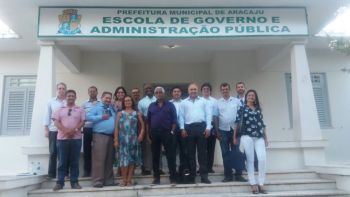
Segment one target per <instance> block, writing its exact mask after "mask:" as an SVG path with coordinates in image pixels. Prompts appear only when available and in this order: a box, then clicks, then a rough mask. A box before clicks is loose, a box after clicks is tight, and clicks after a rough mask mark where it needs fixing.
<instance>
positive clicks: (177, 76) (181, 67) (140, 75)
mask: <svg viewBox="0 0 350 197" xmlns="http://www.w3.org/2000/svg"><path fill="white" fill-rule="evenodd" d="M209 72H210V71H209V64H208V63H171V62H169V63H147V62H145V63H126V65H125V87H126V88H127V90H128V91H130V90H131V89H132V88H134V87H138V88H140V90H142V86H143V84H144V83H190V82H195V83H198V85H200V84H201V83H204V82H207V81H209V77H210V74H209Z"/></svg>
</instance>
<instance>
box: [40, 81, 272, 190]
mask: <svg viewBox="0 0 350 197" xmlns="http://www.w3.org/2000/svg"><path fill="white" fill-rule="evenodd" d="M199 91H201V96H199ZM211 91H212V87H211V85H210V84H209V83H204V84H202V86H201V87H200V90H199V87H198V86H197V85H196V84H195V83H191V84H189V86H188V95H189V96H188V97H187V98H184V99H182V90H181V88H180V87H173V88H172V90H171V94H172V100H169V101H168V100H166V97H165V89H164V88H163V87H160V86H158V87H155V88H153V86H152V85H151V84H145V85H144V94H145V96H144V97H143V98H142V99H141V96H140V95H141V94H140V90H139V89H138V88H134V89H132V91H131V95H128V94H127V92H126V90H125V88H123V87H118V88H117V89H116V90H115V92H114V94H112V93H111V92H107V91H105V92H103V93H102V95H101V99H98V90H97V87H95V86H91V87H89V89H88V94H89V99H88V100H86V101H85V102H84V103H82V104H81V105H80V106H79V105H77V104H76V103H75V101H76V92H75V91H74V90H67V86H66V84H64V83H59V84H57V96H56V97H54V98H52V99H51V100H50V101H49V103H48V106H47V114H46V116H45V131H46V136H47V137H48V139H49V152H50V160H49V168H48V176H49V177H51V178H56V171H57V183H56V185H55V186H54V188H53V190H55V191H57V190H60V189H62V188H63V187H64V179H65V177H66V176H68V175H69V176H70V182H71V187H72V188H73V189H80V188H81V186H80V185H79V183H78V176H79V158H80V150H81V146H82V141H83V152H84V176H91V177H92V186H93V187H96V188H101V187H104V186H114V185H118V184H119V183H115V182H114V173H113V166H115V167H118V169H119V170H118V172H120V174H121V177H122V182H121V183H120V185H121V186H132V185H134V184H135V182H134V181H133V176H134V172H135V168H136V167H137V166H141V169H142V175H150V174H151V171H153V177H154V180H153V183H152V184H160V175H161V174H162V173H163V170H162V166H163V165H162V159H161V158H162V157H161V156H162V152H163V151H162V150H163V149H164V151H165V156H166V160H167V166H168V169H169V179H170V183H171V184H176V183H190V184H193V183H195V182H196V173H199V174H200V181H201V182H202V183H205V184H210V183H211V181H210V180H209V179H208V173H214V170H213V162H214V153H215V143H216V140H219V142H220V147H221V152H222V158H223V164H224V179H223V180H222V182H230V181H234V180H235V181H241V182H246V181H247V180H246V179H245V178H244V177H243V176H242V169H235V174H234V175H233V170H232V160H235V158H230V157H231V156H232V154H231V152H244V153H245V157H246V166H247V167H246V170H247V173H248V181H249V183H250V185H251V188H252V193H254V194H257V193H266V190H265V189H264V188H263V185H264V182H265V171H266V170H265V169H266V167H265V163H266V146H267V144H268V141H267V135H266V130H265V124H264V122H263V116H262V112H261V108H260V103H259V99H258V95H257V92H256V91H255V90H248V91H247V92H246V93H245V84H244V83H243V82H238V83H237V84H236V92H237V97H233V96H231V95H230V91H231V90H230V85H229V84H228V83H222V84H221V85H220V92H221V96H222V97H221V98H219V99H215V98H214V97H212V96H211ZM82 139H83V140H82ZM235 155H236V156H237V155H239V154H235ZM177 156H178V160H177ZM196 156H197V158H198V159H196ZM57 157H58V158H57ZM242 157H243V154H242ZM237 159H238V158H237ZM57 160H58V166H57ZM254 160H257V161H258V170H259V176H258V181H256V179H255V176H254ZM177 161H179V162H178V165H177ZM197 161H198V164H199V169H198V171H197ZM177 166H178V169H177Z"/></svg>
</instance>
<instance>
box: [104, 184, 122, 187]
mask: <svg viewBox="0 0 350 197" xmlns="http://www.w3.org/2000/svg"><path fill="white" fill-rule="evenodd" d="M118 185H119V183H109V184H105V185H104V186H106V187H109V186H118Z"/></svg>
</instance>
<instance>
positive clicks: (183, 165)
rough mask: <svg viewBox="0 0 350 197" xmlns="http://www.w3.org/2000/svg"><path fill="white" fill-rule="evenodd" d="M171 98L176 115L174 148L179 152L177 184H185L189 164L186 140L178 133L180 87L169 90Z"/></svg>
mask: <svg viewBox="0 0 350 197" xmlns="http://www.w3.org/2000/svg"><path fill="white" fill-rule="evenodd" d="M171 95H172V98H173V99H171V100H170V102H172V103H173V104H174V105H175V108H176V114H177V125H176V129H175V133H176V147H177V149H178V150H179V162H180V164H179V169H178V172H179V182H180V183H186V180H185V179H186V175H187V176H188V175H189V164H188V150H187V138H182V137H181V131H180V126H179V125H180V124H179V119H180V105H181V102H182V99H181V96H182V90H181V88H180V87H178V86H175V87H173V89H172V90H171Z"/></svg>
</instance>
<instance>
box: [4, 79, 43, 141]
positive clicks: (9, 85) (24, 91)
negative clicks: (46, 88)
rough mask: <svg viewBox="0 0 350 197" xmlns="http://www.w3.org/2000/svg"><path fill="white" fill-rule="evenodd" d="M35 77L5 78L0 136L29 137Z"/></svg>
mask: <svg viewBox="0 0 350 197" xmlns="http://www.w3.org/2000/svg"><path fill="white" fill-rule="evenodd" d="M35 83H36V77H35V76H8V77H5V85H4V97H3V98H4V100H3V110H2V120H1V135H29V132H30V126H31V121H32V112H33V105H34V94H35Z"/></svg>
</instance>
